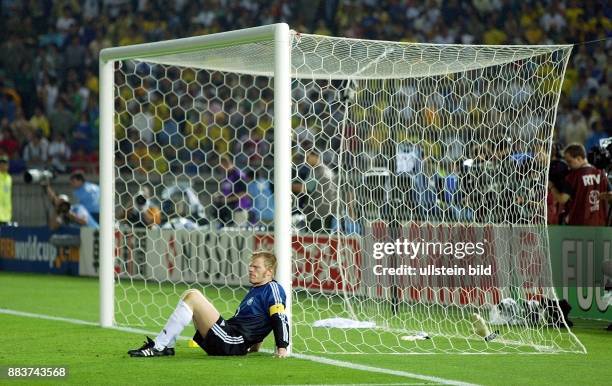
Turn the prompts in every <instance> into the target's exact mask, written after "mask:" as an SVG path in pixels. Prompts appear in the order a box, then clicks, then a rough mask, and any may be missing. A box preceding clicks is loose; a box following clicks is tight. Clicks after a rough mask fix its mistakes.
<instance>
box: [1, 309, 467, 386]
mask: <svg viewBox="0 0 612 386" xmlns="http://www.w3.org/2000/svg"><path fill="white" fill-rule="evenodd" d="M0 314H6V315H14V316H23V317H27V318H35V319H44V320H52V321H56V322H65V323H71V324H80V325H85V326H95V327H99V326H100V325H99V324H98V323H96V322H90V321H87V320H81V319H73V318H63V317H60V316H52V315H44V314H35V313H32V312H24V311H15V310H9V309H6V308H0ZM110 329H112V330H117V331H124V332H130V333H135V334H148V335H155V334H156V333H155V332H152V331H147V330H142V329H138V328H130V327H111V328H110ZM180 339H181V340H186V339H191V338H188V337H184V336H181V337H180ZM261 351H263V352H267V353H272V351H271V350H261ZM291 357H293V358H297V359H304V360H308V361H311V362H317V363H322V364H325V365H331V366H336V367H344V368H348V369H352V370H362V371H367V372H371V373H380V374H387V375H395V376H398V377H404V378H413V379H419V380H421V381H427V382H433V383H437V384H440V385H454V386H472V385H474V384H473V383H467V382H462V381H455V380H452V379H445V378H439V377H434V376H430V375H423V374H416V373H410V372H408V371H400V370H392V369H386V368H382V367H374V366H368V365H361V364H357V363H351V362H345V361H339V360H336V359H330V358H325V357H317V356H314V355H306V354H291Z"/></svg>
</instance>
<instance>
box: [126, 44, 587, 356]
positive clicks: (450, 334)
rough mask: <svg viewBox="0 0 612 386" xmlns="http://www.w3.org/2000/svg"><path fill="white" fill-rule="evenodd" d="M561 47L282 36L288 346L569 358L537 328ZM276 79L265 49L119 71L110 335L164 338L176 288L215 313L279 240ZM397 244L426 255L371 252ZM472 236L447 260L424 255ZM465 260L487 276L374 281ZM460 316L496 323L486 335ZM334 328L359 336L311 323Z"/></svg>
mask: <svg viewBox="0 0 612 386" xmlns="http://www.w3.org/2000/svg"><path fill="white" fill-rule="evenodd" d="M569 52H570V47H568V46H537V47H527V46H521V47H511V46H500V47H485V46H460V45H429V44H409V43H394V42H375V41H363V40H351V39H339V38H329V37H321V36H314V35H304V34H295V33H293V34H292V55H291V57H292V76H293V81H292V99H293V100H292V102H293V104H292V109H293V132H292V138H293V146H292V147H293V148H292V154H293V180H292V188H293V192H294V198H293V213H292V218H293V225H294V229H293V245H292V248H293V267H294V280H293V285H294V293H293V325H292V328H293V334H292V336H293V349H294V350H296V351H305V352H328V353H329V352H376V353H409V352H414V353H422V352H533V351H536V352H537V351H545V352H551V351H582V350H583V347H582V345H581V344H580V342H578V341H577V340H576V338H575V337H574V336H573V335H572V334H571V333H570V332H568V331H567V329H566V328H565V327H563V326H561V325H559V324H557V325H555V326H552V327H549V326H547V324H548V323H550V322H552V321H553V320H554V319H555V318H554V317H553V316H552V314H553V313H554V312H553V311H556V310H558V307H556V306H554V300H555V299H556V296H555V294H554V290H553V289H552V286H553V283H552V278H551V275H550V262H549V258H548V244H547V243H548V237H547V234H546V226H545V224H546V216H545V205H546V201H545V197H546V182H547V169H548V160H549V159H548V151H549V148H550V143H551V138H552V129H553V123H554V119H555V112H556V106H557V102H558V98H559V91H560V86H561V81H562V79H563V74H564V70H565V64H566V62H567V58H568V55H569ZM273 68H274V44H273V42H272V41H269V42H257V43H246V44H242V45H237V46H223V47H213V48H210V49H202V50H199V51H192V52H187V53H174V54H167V55H163V56H156V57H147V58H146V59H145V58H141V59H138V60H124V61H118V62H117V66H116V72H115V97H116V98H115V110H116V111H115V113H116V149H117V152H116V156H115V165H116V175H117V181H116V204H117V208H116V212H117V218H118V227H117V232H116V235H117V237H116V240H117V246H118V247H117V259H116V271H117V272H118V275H117V281H116V283H117V284H116V320H117V322H118V323H121V324H129V325H161V324H162V323H163V320H164V318H165V317H167V315H169V313H170V312H171V309H172V308H173V306H174V305H175V303H176V299H177V297H178V295H180V294H181V293H182V291H183V290H184V289H185V288H186V287H188V286H190V287H197V288H201V289H202V290H203V291H204V292H205V293H206V295H207V296H208V297H209V298H210V299H211V301H212V302H213V303H214V304H215V305H216V306H217V307H218V308H219V310H220V312H221V313H222V314H224V315H225V316H226V317H229V316H230V315H231V314H232V313H233V312H234V310H235V307H236V306H237V305H238V302H239V301H240V300H241V298H242V296H243V295H244V294H245V293H246V290H247V286H248V280H247V278H246V277H245V274H246V266H247V264H248V258H249V256H250V253H251V252H252V251H253V250H258V249H262V248H266V249H270V248H271V245H273V243H274V236H273V232H272V230H273V226H274V224H273V213H274V201H273V188H274V187H273V185H272V181H273V175H274V168H273V154H274V148H273V145H274V143H273V137H274V136H273V130H274V128H273V127H272V122H273V116H274V111H273V101H274V91H273V83H274V82H273V74H272V72H271V69H273ZM156 207H157V208H159V209H155V208H156ZM396 240H400V241H401V240H406V241H407V242H408V241H409V242H422V243H430V244H431V245H430V247H431V248H432V249H431V250H427V249H425V250H422V251H420V252H419V253H417V254H416V255H415V256H416V257H417V258H415V259H407V258H406V256H405V254H404V255H402V254H401V253H397V252H395V253H387V254H386V255H385V257H384V258H383V259H381V260H377V259H375V258H374V255H373V253H374V251H375V250H376V249H377V248H378V246H380V245H381V243H393V242H395V241H396ZM483 240H484V241H485V244H484V245H485V246H484V253H481V254H476V253H474V252H471V253H467V254H466V256H464V257H463V258H460V259H456V258H453V257H449V256H448V254H447V253H445V252H443V251H441V250H436V249H435V248H436V247H435V246H434V244H435V243H438V245H442V244H443V243H457V242H473V243H476V242H481V241H483ZM424 248H427V247H424ZM451 263H452V264H451ZM377 264H378V265H381V267H379V268H376V267H375V265H377ZM477 264H482V265H489V266H491V267H492V270H493V273H492V274H491V275H490V276H474V275H464V276H454V277H453V276H433V275H416V276H410V275H376V274H375V273H376V272H377V270H379V269H380V268H382V267H386V268H397V267H401V266H402V265H408V266H410V265H412V266H414V267H416V268H417V269H418V268H427V267H428V266H432V267H438V268H440V267H443V266H451V267H452V266H457V267H460V268H461V267H463V268H466V269H467V268H468V266H469V265H472V266H475V265H477ZM504 299H505V301H504ZM549 301H550V302H553V303H551V304H552V305H551V304H549V305H546V304H545V303H547V302H549ZM511 302H515V303H511ZM550 302H549V303H550ZM508 304H511V306H508ZM514 304H515V305H514ZM474 313H476V314H479V315H481V316H482V317H483V318H484V319H486V320H488V319H489V315H490V314H491V315H492V316H493V317H494V320H493V321H494V322H495V323H494V324H492V325H490V326H488V327H489V329H490V330H491V331H489V332H490V333H495V332H496V333H497V337H496V338H495V339H494V340H492V341H489V342H487V341H485V340H484V339H483V338H482V336H479V335H478V333H477V330H478V328H477V327H478V326H477V323H476V322H473V321H472V317H473V314H474ZM500 314H503V315H504V317H505V319H503V320H504V321H505V322H502V323H499V320H502V319H500V316H499V315H500ZM510 314H511V315H510ZM332 318H344V319H350V320H353V321H357V322H367V323H361V324H359V326H361V327H363V328H333V327H332V328H330V327H315V326H314V323H315V322H316V321H320V320H327V319H332ZM323 324H324V325H327V324H326V323H323ZM372 324H373V325H375V327H373V328H372V327H371V326H372ZM349 325H350V323H349ZM485 329H486V328H485ZM423 332H424V333H425V335H427V336H429V337H430V338H431V339H420V338H419V339H412V338H410V337H415V336H417V337H423V336H424V334H423ZM481 335H482V333H481ZM485 335H489V334H485ZM403 336H405V337H406V338H405V339H402V337H403Z"/></svg>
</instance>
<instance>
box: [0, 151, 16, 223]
mask: <svg viewBox="0 0 612 386" xmlns="http://www.w3.org/2000/svg"><path fill="white" fill-rule="evenodd" d="M8 167H9V159H8V157H7V156H6V155H0V226H3V225H7V224H9V223H10V222H11V220H12V217H13V179H12V178H11V175H10V174H9V173H8Z"/></svg>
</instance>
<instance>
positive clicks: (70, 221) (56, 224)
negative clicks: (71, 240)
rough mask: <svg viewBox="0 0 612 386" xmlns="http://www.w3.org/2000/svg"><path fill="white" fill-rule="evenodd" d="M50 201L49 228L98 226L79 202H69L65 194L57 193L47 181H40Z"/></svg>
mask: <svg viewBox="0 0 612 386" xmlns="http://www.w3.org/2000/svg"><path fill="white" fill-rule="evenodd" d="M41 185H42V186H43V188H44V189H45V190H46V192H47V196H48V197H49V200H50V201H51V205H52V210H51V215H50V216H49V228H51V229H52V230H57V229H58V228H60V227H62V226H67V227H76V228H79V227H82V226H88V227H91V228H98V223H97V222H96V220H94V219H93V217H92V216H91V214H90V213H89V211H88V210H87V209H86V208H85V207H84V206H83V205H81V204H71V203H70V198H68V196H67V195H65V194H60V195H57V194H56V193H55V191H54V190H53V189H52V188H51V185H49V182H48V181H44V182H42V183H41Z"/></svg>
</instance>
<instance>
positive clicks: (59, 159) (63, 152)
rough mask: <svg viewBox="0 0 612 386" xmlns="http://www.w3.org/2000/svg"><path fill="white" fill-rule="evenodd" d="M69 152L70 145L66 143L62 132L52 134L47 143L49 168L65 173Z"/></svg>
mask: <svg viewBox="0 0 612 386" xmlns="http://www.w3.org/2000/svg"><path fill="white" fill-rule="evenodd" d="M71 154H72V153H71V151H70V146H69V145H68V143H66V137H65V136H64V134H63V133H55V134H53V140H52V141H51V143H50V144H49V157H48V158H49V162H50V166H51V168H52V169H53V170H54V171H55V172H57V173H66V172H67V171H68V162H69V161H70V157H71Z"/></svg>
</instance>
